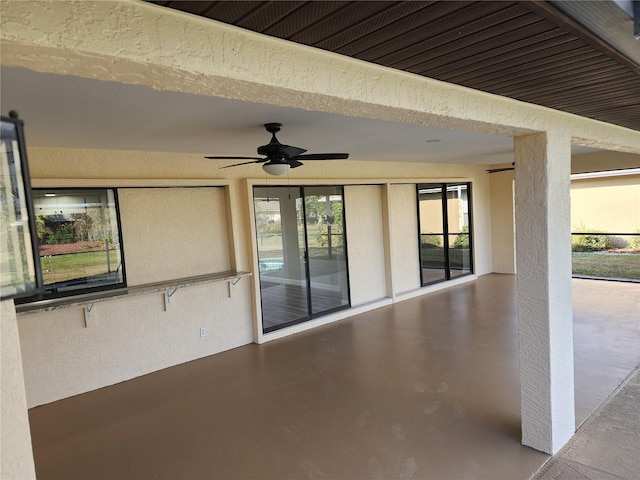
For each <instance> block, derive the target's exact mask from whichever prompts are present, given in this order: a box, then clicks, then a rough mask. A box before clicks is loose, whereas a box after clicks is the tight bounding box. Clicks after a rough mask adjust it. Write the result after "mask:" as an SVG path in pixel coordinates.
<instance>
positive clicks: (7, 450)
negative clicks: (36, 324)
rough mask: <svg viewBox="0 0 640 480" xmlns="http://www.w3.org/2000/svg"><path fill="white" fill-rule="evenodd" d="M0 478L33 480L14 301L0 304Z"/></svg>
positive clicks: (31, 452) (34, 474) (34, 476)
mask: <svg viewBox="0 0 640 480" xmlns="http://www.w3.org/2000/svg"><path fill="white" fill-rule="evenodd" d="M0 404H1V405H2V412H1V414H0V426H1V427H2V428H0V478H6V479H13V478H15V479H21V480H28V479H35V478H36V470H35V465H34V463H33V450H32V448H31V432H30V431H29V417H28V416H27V399H26V395H25V389H24V374H23V371H22V361H21V353H20V342H19V340H18V323H17V321H16V312H15V309H14V307H13V300H4V301H2V302H0Z"/></svg>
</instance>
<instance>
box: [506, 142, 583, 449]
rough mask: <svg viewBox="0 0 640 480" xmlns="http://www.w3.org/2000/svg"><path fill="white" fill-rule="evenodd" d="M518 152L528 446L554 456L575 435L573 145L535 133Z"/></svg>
mask: <svg viewBox="0 0 640 480" xmlns="http://www.w3.org/2000/svg"><path fill="white" fill-rule="evenodd" d="M514 150H515V151H514V153H515V162H516V172H515V176H516V185H515V198H516V202H515V203H516V206H515V208H516V212H515V218H516V269H517V277H516V278H517V306H518V335H519V342H520V385H521V399H522V406H521V408H522V443H523V444H524V445H527V446H530V447H533V448H535V449H537V450H541V451H543V452H546V453H550V454H553V453H556V452H557V451H558V450H559V449H560V448H562V446H563V445H564V444H565V443H566V442H567V441H568V440H569V439H570V438H571V437H572V435H573V434H574V432H575V413H574V391H573V324H572V305H571V218H570V203H569V202H570V174H571V139H570V138H569V136H568V135H563V134H560V133H555V132H546V133H539V134H531V135H526V136H522V137H517V138H516V139H515V143H514Z"/></svg>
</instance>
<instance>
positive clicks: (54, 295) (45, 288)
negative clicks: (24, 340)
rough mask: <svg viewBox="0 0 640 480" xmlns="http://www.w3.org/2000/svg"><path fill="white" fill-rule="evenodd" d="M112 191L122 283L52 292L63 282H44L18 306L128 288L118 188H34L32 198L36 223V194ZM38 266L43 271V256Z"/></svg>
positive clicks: (40, 257) (39, 257) (35, 232)
mask: <svg viewBox="0 0 640 480" xmlns="http://www.w3.org/2000/svg"><path fill="white" fill-rule="evenodd" d="M109 190H111V191H112V193H113V208H114V209H115V218H116V222H117V225H116V229H117V232H118V243H119V254H120V265H121V266H120V269H121V272H122V274H121V275H122V281H120V282H115V283H104V284H98V285H91V286H86V287H79V288H73V289H69V290H62V291H58V290H56V291H52V290H51V287H52V286H53V285H61V284H62V283H63V282H56V283H52V284H47V283H45V282H44V280H43V282H42V290H41V291H40V292H39V293H37V294H35V295H32V296H29V297H24V298H22V299H20V300H19V301H16V304H18V303H20V304H22V303H32V302H37V301H42V300H52V299H58V298H65V297H74V296H78V295H85V294H90V293H96V292H104V291H109V290H117V289H121V288H127V273H126V261H125V253H124V242H123V237H122V221H121V218H120V203H119V199H118V189H117V188H116V187H52V188H46V187H38V188H32V192H31V196H32V199H33V201H34V223H35V217H36V216H37V212H35V198H36V195H35V193H36V192H42V193H43V194H44V193H45V192H48V193H56V194H60V193H68V194H70V195H73V194H74V192H87V191H95V192H96V193H100V194H101V195H107V194H108V193H107V192H108V191H109ZM34 235H35V237H36V239H38V235H37V231H34ZM39 248H40V242H39V240H38V252H39ZM37 259H38V264H39V266H40V268H41V269H43V266H42V256H40V254H38V257H37Z"/></svg>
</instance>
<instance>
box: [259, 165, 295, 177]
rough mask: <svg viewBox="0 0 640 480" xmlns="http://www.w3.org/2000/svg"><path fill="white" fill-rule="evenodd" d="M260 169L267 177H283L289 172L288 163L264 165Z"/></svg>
mask: <svg viewBox="0 0 640 480" xmlns="http://www.w3.org/2000/svg"><path fill="white" fill-rule="evenodd" d="M262 169H263V170H264V171H265V172H267V173H268V174H269V175H284V174H285V173H287V171H288V170H289V164H288V163H265V164H264V165H262Z"/></svg>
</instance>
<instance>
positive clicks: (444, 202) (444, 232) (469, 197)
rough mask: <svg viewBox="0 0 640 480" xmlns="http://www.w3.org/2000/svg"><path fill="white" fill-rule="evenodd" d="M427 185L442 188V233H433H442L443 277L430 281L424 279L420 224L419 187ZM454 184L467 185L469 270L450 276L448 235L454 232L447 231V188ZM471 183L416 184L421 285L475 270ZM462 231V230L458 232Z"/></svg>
mask: <svg viewBox="0 0 640 480" xmlns="http://www.w3.org/2000/svg"><path fill="white" fill-rule="evenodd" d="M427 185H433V186H439V187H440V188H441V189H442V192H441V194H440V201H441V204H442V233H434V235H442V242H443V252H444V278H443V279H440V280H433V281H430V282H425V281H424V272H423V268H422V233H421V230H422V229H421V225H420V189H421V187H422V188H424V187H426V186H427ZM456 185H465V186H466V187H467V208H468V216H469V218H468V220H469V232H468V235H469V271H468V272H466V273H462V274H460V275H455V276H454V277H452V276H451V258H450V255H449V250H450V249H449V235H455V233H451V232H449V217H448V213H449V210H448V206H447V202H448V198H447V189H448V188H449V187H453V186H456ZM471 189H472V183H471V182H451V183H447V182H425V183H418V184H416V209H417V216H418V261H419V265H420V285H421V286H423V287H426V286H429V285H435V284H437V283H442V282H448V281H451V279H452V278H461V277H466V276H468V275H473V273H474V270H475V265H474V256H473V242H474V239H473V237H474V233H473V232H474V228H473V201H472V194H471V192H472V190H471ZM459 233H464V232H458V234H459Z"/></svg>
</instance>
